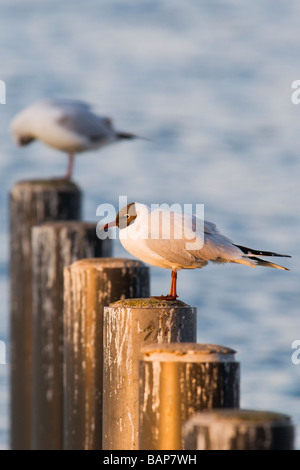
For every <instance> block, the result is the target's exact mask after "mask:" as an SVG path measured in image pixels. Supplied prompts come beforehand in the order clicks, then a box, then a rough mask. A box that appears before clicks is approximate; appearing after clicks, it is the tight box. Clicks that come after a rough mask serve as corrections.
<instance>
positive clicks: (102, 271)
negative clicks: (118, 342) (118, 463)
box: [64, 258, 149, 450]
mask: <svg viewBox="0 0 300 470" xmlns="http://www.w3.org/2000/svg"><path fill="white" fill-rule="evenodd" d="M143 296H145V297H146V296H149V268H148V267H147V266H145V265H144V264H143V263H141V262H140V261H135V260H130V259H123V258H99V259H86V260H81V261H77V262H75V263H73V264H72V265H71V266H69V267H68V268H65V270H64V449H69V450H72V449H77V450H81V449H85V450H97V449H101V448H102V390H103V382H102V373H103V309H104V307H105V306H106V305H109V303H110V302H113V301H115V300H118V299H120V298H124V297H143ZM117 334H118V332H117V331H112V335H113V336H114V337H115V336H116V335H117ZM126 340H127V339H126V337H124V338H123V341H126Z"/></svg>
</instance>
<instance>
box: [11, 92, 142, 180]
mask: <svg viewBox="0 0 300 470" xmlns="http://www.w3.org/2000/svg"><path fill="white" fill-rule="evenodd" d="M10 129H11V132H12V134H13V137H14V139H15V141H16V143H17V144H18V145H21V146H23V145H27V144H29V143H31V142H33V141H34V140H40V141H42V142H44V143H45V144H47V145H49V146H50V147H54V148H56V149H58V150H62V151H63V152H66V153H67V154H68V156H69V160H68V168H67V173H66V176H65V178H66V179H70V178H71V176H72V172H73V166H74V154H75V153H80V152H85V151H87V150H94V149H97V148H100V147H104V146H106V145H109V144H112V143H114V142H118V141H120V140H123V139H134V138H135V137H136V136H135V135H134V134H131V133H128V132H120V131H118V130H116V129H114V127H113V124H112V121H111V119H110V118H108V117H103V116H97V115H96V114H94V113H93V112H92V110H91V107H90V105H88V104H87V103H84V102H82V101H75V100H58V99H57V100H45V101H39V102H37V103H34V104H33V105H31V106H29V107H27V108H25V109H23V110H22V111H21V112H20V113H18V114H17V115H16V116H15V117H14V119H13V120H12V122H11V126H10Z"/></svg>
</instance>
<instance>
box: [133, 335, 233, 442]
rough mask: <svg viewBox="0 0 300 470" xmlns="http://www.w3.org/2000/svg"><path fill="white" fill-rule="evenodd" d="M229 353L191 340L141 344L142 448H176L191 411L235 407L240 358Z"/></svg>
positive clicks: (231, 350)
mask: <svg viewBox="0 0 300 470" xmlns="http://www.w3.org/2000/svg"><path fill="white" fill-rule="evenodd" d="M234 353H235V351H234V350H233V349H229V348H225V347H223V346H216V345H212V344H196V343H194V344H193V343H192V344H163V345H156V346H155V345H151V346H146V347H144V348H143V349H142V354H143V360H142V361H141V362H140V449H141V450H181V449H183V440H182V432H181V428H182V424H183V422H184V421H185V420H186V419H188V417H189V416H191V414H193V413H195V412H196V411H201V410H205V409H211V408H233V407H238V406H239V363H238V362H236V361H235V359H234Z"/></svg>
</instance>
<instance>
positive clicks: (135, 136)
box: [117, 132, 137, 140]
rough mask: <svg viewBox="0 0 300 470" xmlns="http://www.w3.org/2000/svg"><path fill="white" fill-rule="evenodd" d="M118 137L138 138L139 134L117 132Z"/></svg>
mask: <svg viewBox="0 0 300 470" xmlns="http://www.w3.org/2000/svg"><path fill="white" fill-rule="evenodd" d="M117 137H118V139H127V140H130V139H137V135H134V134H130V133H129V132H117Z"/></svg>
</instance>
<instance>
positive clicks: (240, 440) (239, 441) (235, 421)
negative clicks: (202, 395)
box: [183, 410, 294, 450]
mask: <svg viewBox="0 0 300 470" xmlns="http://www.w3.org/2000/svg"><path fill="white" fill-rule="evenodd" d="M183 436H184V444H185V447H184V448H185V449H186V450H293V445H294V444H293V441H294V428H293V424H292V422H291V418H290V417H289V416H287V415H284V414H281V413H272V412H269V411H255V410H217V411H209V412H205V413H197V414H195V415H194V416H192V417H191V418H190V419H189V420H188V421H187V422H186V423H185V424H184V426H183Z"/></svg>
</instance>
